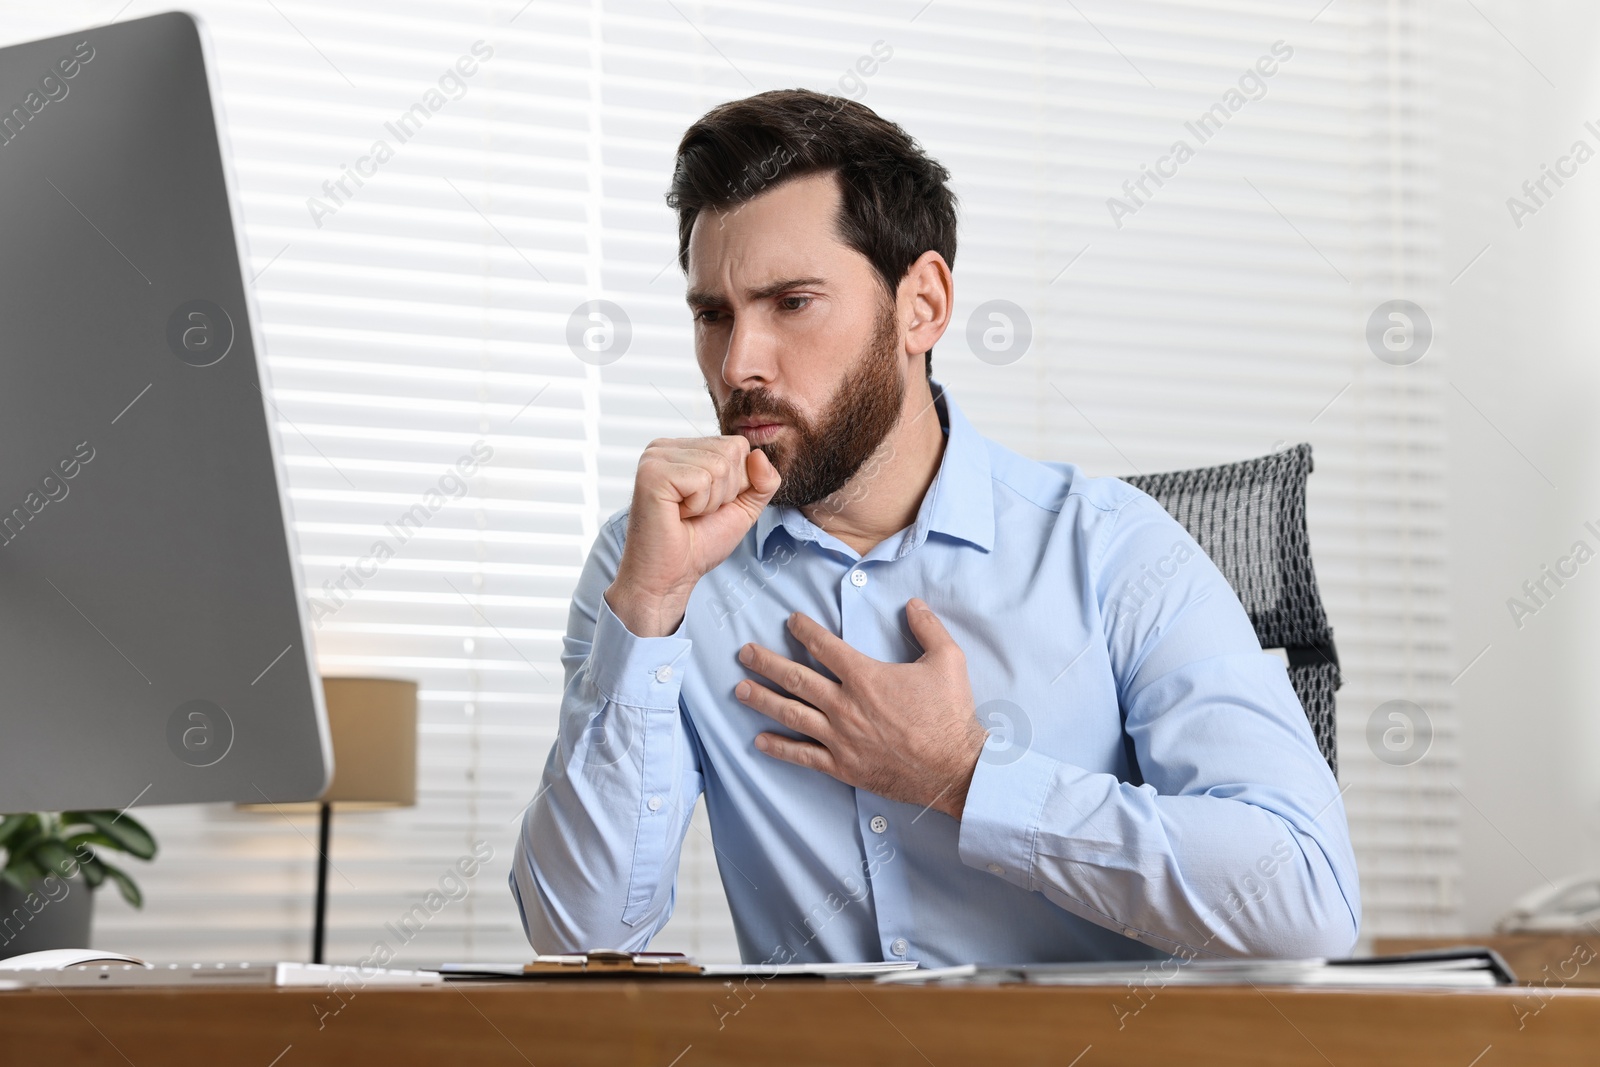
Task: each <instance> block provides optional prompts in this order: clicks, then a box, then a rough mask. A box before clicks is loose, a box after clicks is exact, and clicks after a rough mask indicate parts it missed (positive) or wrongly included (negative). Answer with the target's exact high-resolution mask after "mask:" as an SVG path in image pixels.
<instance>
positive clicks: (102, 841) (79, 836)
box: [67, 830, 118, 863]
mask: <svg viewBox="0 0 1600 1067" xmlns="http://www.w3.org/2000/svg"><path fill="white" fill-rule="evenodd" d="M67 844H68V845H70V846H71V847H72V848H73V849H77V848H78V847H79V846H81V845H91V846H100V845H104V846H106V847H107V848H117V847H118V845H117V843H116V842H115V841H113V840H111V838H109V837H107V836H106V835H105V834H103V833H101V832H100V831H98V830H86V831H84V832H82V833H76V834H73V835H72V836H71V837H69V838H67ZM89 851H90V852H91V853H93V851H94V848H90V850H89ZM79 862H80V863H81V862H83V861H82V860H79Z"/></svg>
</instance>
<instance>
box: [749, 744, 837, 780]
mask: <svg viewBox="0 0 1600 1067" xmlns="http://www.w3.org/2000/svg"><path fill="white" fill-rule="evenodd" d="M756 747H757V748H759V749H760V750H761V751H763V752H765V753H766V754H767V755H769V756H772V757H774V758H776V759H781V760H783V761H784V762H785V763H793V764H795V765H796V766H798V767H809V768H810V769H811V770H814V771H821V772H822V773H823V774H831V775H833V777H835V778H838V777H839V775H838V769H837V767H836V766H835V765H834V762H833V754H832V753H831V752H829V751H828V750H827V749H825V748H823V747H822V746H821V745H817V744H813V743H812V742H810V741H796V740H795V739H794V738H792V737H784V736H783V735H782V734H757V735H756Z"/></svg>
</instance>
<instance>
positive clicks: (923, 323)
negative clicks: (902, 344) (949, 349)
mask: <svg viewBox="0 0 1600 1067" xmlns="http://www.w3.org/2000/svg"><path fill="white" fill-rule="evenodd" d="M955 295H956V287H955V281H954V279H952V278H951V277H950V265H949V264H948V263H946V262H945V261H944V257H943V256H941V255H940V254H939V253H937V252H935V251H933V250H932V249H929V250H928V251H926V252H924V253H922V255H920V256H918V257H917V261H916V262H915V263H913V264H911V269H910V270H908V271H906V273H905V277H903V278H901V279H900V291H899V293H898V294H897V298H896V305H897V308H896V310H897V312H898V314H899V317H900V321H901V323H903V324H904V325H905V327H906V353H907V354H908V355H914V356H916V357H917V358H918V359H921V358H922V354H923V353H924V352H926V351H927V350H928V349H930V348H932V347H933V346H934V345H935V344H937V343H938V342H939V338H941V337H943V336H944V331H945V328H946V327H947V326H949V325H950V314H951V311H952V308H953V305H954V304H955Z"/></svg>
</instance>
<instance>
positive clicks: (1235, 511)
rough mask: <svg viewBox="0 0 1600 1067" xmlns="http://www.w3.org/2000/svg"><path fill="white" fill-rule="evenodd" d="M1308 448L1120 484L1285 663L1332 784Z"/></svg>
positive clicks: (1329, 636)
mask: <svg viewBox="0 0 1600 1067" xmlns="http://www.w3.org/2000/svg"><path fill="white" fill-rule="evenodd" d="M1310 473H1311V446H1310V445H1308V444H1299V445H1295V446H1294V447H1293V448H1288V449H1285V450H1283V451H1282V452H1275V453H1273V454H1272V455H1270V456H1262V457H1261V458H1260V459H1249V460H1245V461H1244V462H1242V463H1228V464H1225V465H1223V466H1220V467H1202V468H1199V469H1198V470H1189V471H1173V472H1171V473H1168V474H1143V475H1138V476H1135V477H1131V478H1125V479H1123V480H1124V481H1126V482H1128V483H1129V484H1130V485H1134V486H1137V487H1138V488H1140V489H1142V490H1144V491H1145V492H1146V493H1148V494H1150V495H1151V496H1152V497H1154V498H1155V499H1156V502H1157V503H1159V504H1160V505H1161V506H1162V507H1164V508H1166V509H1167V511H1168V512H1169V513H1170V514H1171V515H1172V517H1173V518H1175V519H1177V520H1178V522H1180V523H1181V524H1182V525H1183V527H1184V529H1186V530H1188V531H1189V534H1190V536H1191V537H1193V538H1194V539H1195V540H1196V541H1198V542H1199V543H1200V547H1201V548H1203V549H1205V551H1206V554H1207V555H1208V556H1210V557H1211V559H1212V562H1214V563H1215V564H1216V565H1217V569H1219V570H1220V571H1222V574H1223V577H1225V578H1227V579H1228V584H1229V585H1231V586H1233V591H1234V592H1235V593H1237V594H1238V595H1239V602H1240V603H1242V604H1243V605H1244V609H1245V611H1246V612H1248V613H1249V615H1250V622H1251V623H1252V624H1253V625H1254V626H1255V630H1256V637H1257V638H1259V639H1260V641H1261V647H1262V648H1281V649H1284V650H1285V652H1287V654H1288V657H1289V680H1290V682H1292V683H1293V684H1294V691H1295V693H1296V694H1298V695H1299V697H1300V704H1301V706H1302V707H1304V708H1305V713H1306V718H1307V719H1308V720H1309V721H1310V723H1311V731H1312V733H1314V734H1315V735H1316V738H1317V747H1318V748H1319V749H1321V750H1322V755H1323V758H1324V759H1326V760H1327V761H1328V767H1329V768H1330V769H1332V771H1333V773H1334V775H1335V777H1337V776H1338V773H1339V755H1338V751H1337V748H1336V742H1335V738H1334V721H1333V710H1334V702H1333V694H1334V691H1335V690H1337V689H1338V688H1339V686H1340V684H1341V679H1340V677H1339V656H1338V654H1337V652H1335V650H1334V647H1333V628H1332V627H1331V626H1329V625H1328V616H1327V614H1326V613H1325V612H1324V611H1323V610H1322V596H1321V595H1320V594H1319V593H1318V591H1317V576H1316V573H1315V572H1314V571H1313V570H1312V567H1311V544H1310V541H1309V539H1308V538H1307V536H1306V477H1307V476H1308V475H1309V474H1310Z"/></svg>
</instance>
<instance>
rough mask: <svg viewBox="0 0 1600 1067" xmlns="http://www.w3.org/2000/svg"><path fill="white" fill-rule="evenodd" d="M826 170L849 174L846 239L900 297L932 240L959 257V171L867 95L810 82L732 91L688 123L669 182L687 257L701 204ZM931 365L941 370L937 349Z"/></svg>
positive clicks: (844, 190)
mask: <svg viewBox="0 0 1600 1067" xmlns="http://www.w3.org/2000/svg"><path fill="white" fill-rule="evenodd" d="M822 172H833V173H836V174H837V175H838V178H839V188H840V193H841V204H840V208H839V218H838V228H839V237H840V239H842V240H843V241H844V243H845V244H847V245H849V246H850V247H851V248H853V249H855V250H856V251H857V252H860V253H861V254H862V255H863V256H866V257H867V260H868V262H870V263H871V264H872V266H873V268H874V269H875V270H876V271H877V272H878V277H879V278H880V279H882V281H883V283H884V286H885V287H886V289H887V291H888V294H889V299H890V300H891V301H892V300H893V299H894V294H895V293H896V292H897V291H898V290H899V288H900V279H902V278H904V277H905V275H906V272H907V271H908V270H910V269H911V265H912V264H913V263H915V262H916V261H917V259H918V257H920V256H921V255H922V254H923V253H924V252H926V251H928V250H929V249H932V250H933V251H935V252H938V253H939V254H940V255H941V256H943V257H944V260H945V262H946V263H948V264H950V266H951V267H954V266H955V262H956V198H955V194H954V193H952V192H951V191H950V188H949V186H947V185H946V184H945V183H946V182H948V181H949V180H950V172H949V171H948V170H946V169H945V168H944V167H943V166H941V165H940V164H939V162H938V161H937V160H935V159H932V158H930V157H929V156H928V154H927V153H925V152H924V151H923V150H922V147H921V146H920V145H918V144H917V142H916V141H914V140H912V138H911V136H910V135H909V134H907V133H906V131H905V130H903V129H901V128H900V127H899V126H898V125H896V124H895V123H893V122H890V121H889V120H888V119H885V118H882V117H880V116H879V115H878V114H877V112H875V111H873V110H872V109H871V108H869V107H867V106H866V105H864V104H859V103H857V102H855V101H854V100H847V99H845V98H844V97H842V96H830V95H827V94H824V93H818V92H813V91H811V90H810V89H775V90H773V91H772V92H766V93H759V94H757V95H755V96H749V97H746V98H744V99H743V100H732V101H729V102H728V103H726V104H721V105H719V106H717V107H714V108H712V109H711V110H710V111H708V112H706V113H705V115H703V116H702V117H701V118H700V120H699V121H697V122H696V123H695V124H694V125H693V126H690V127H689V129H688V130H686V131H685V132H684V135H683V140H682V141H680V142H679V143H678V157H677V164H676V166H675V168H674V170H673V174H672V188H671V189H670V190H669V191H668V192H667V205H668V206H669V207H671V208H672V209H673V210H675V211H676V212H677V213H678V264H679V266H681V267H682V268H683V269H684V270H685V271H687V270H688V269H689V234H690V232H691V231H692V230H693V229H694V220H695V219H696V218H697V217H698V216H699V214H700V212H701V211H703V210H705V209H707V208H711V209H713V210H723V209H726V208H730V207H735V206H737V205H739V204H743V203H745V202H747V201H749V200H753V199H754V198H755V197H757V196H759V195H760V194H761V193H763V192H765V191H767V190H768V189H771V188H772V187H773V186H776V185H780V184H782V183H783V182H786V181H789V180H791V179H794V178H801V177H805V176H807V175H810V174H817V173H822ZM927 372H928V374H929V375H932V373H933V350H932V349H929V350H928V356H927Z"/></svg>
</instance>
